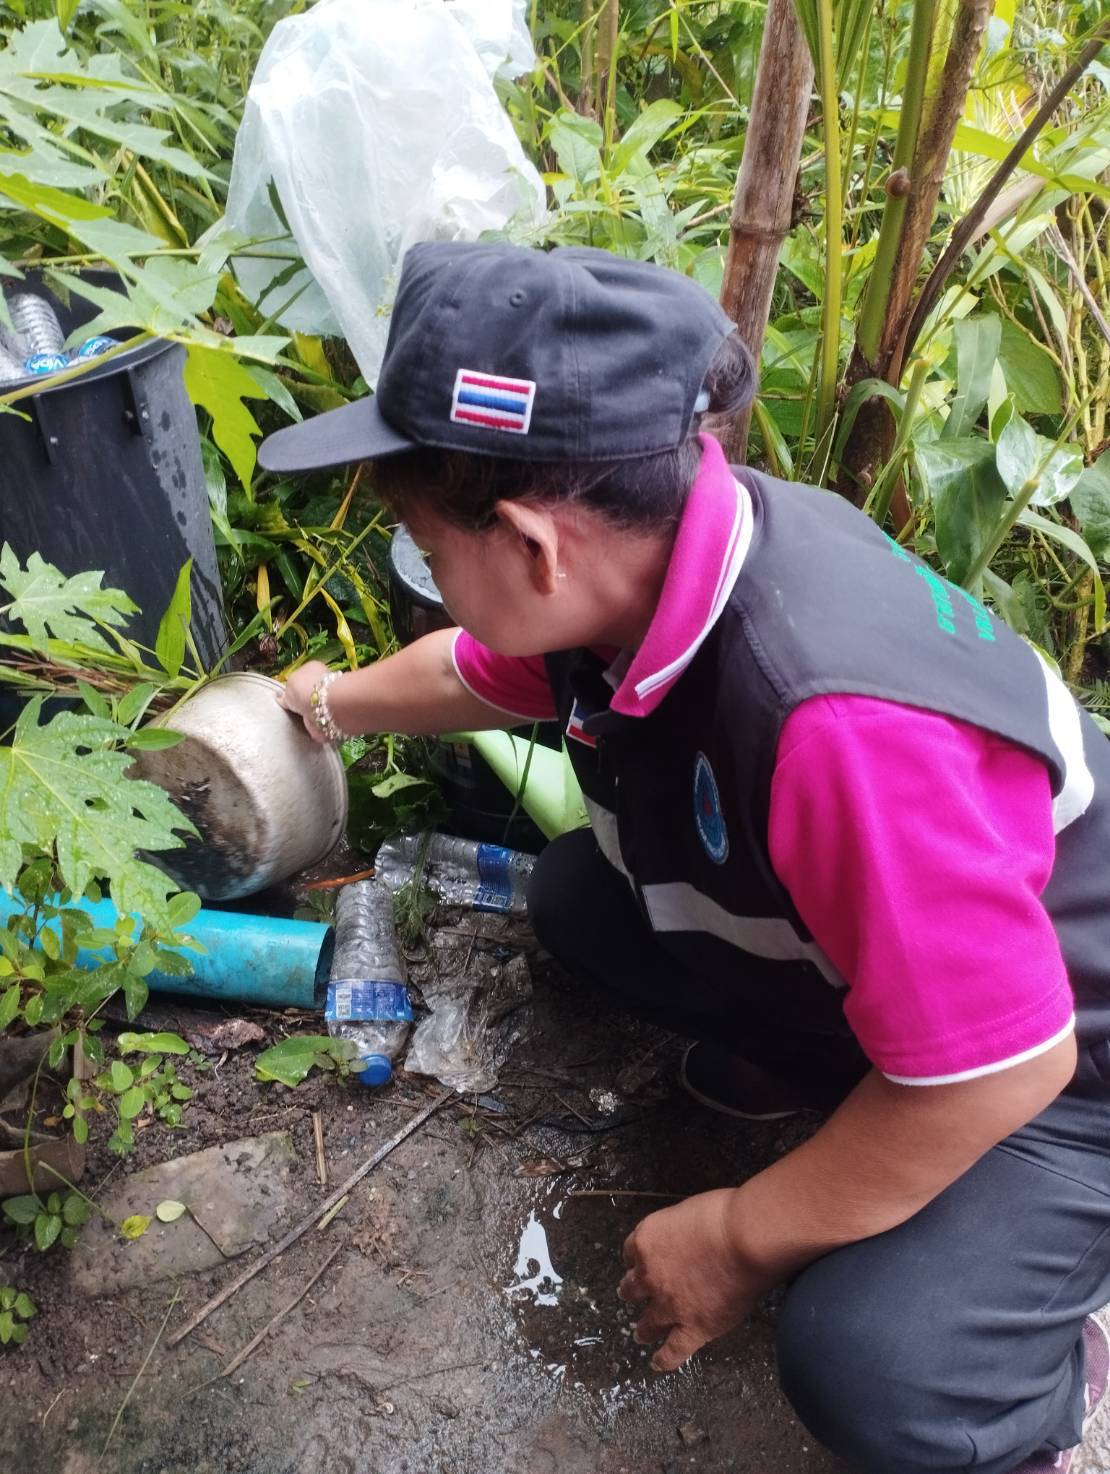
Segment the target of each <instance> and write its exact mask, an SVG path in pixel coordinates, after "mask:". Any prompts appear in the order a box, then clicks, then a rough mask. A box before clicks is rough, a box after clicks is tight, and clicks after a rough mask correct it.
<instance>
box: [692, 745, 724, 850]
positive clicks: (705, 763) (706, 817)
mask: <svg viewBox="0 0 1110 1474" xmlns="http://www.w3.org/2000/svg"><path fill="white" fill-rule="evenodd" d="M694 823H695V824H696V825H697V826H698V835H699V837H700V839H701V842H702V845H703V846H704V848H705V853H706V854H707V855H708V856H709V858H710V859H711V860H712V861H713V863H714V865H723V864H724V863H725V861H726V860H727V859H728V830H727V829H726V828H725V816H724V814H722V813H721V796H720V794H719V793H718V792H717V780H716V778H714V776H713V769H712V768H711V767H710V766H709V759H708V758H707V757H706V755H705V753H704V752H699V753H698V760H697V762H696V763H695V764H694Z"/></svg>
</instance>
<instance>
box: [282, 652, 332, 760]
mask: <svg viewBox="0 0 1110 1474" xmlns="http://www.w3.org/2000/svg"><path fill="white" fill-rule="evenodd" d="M327 673H328V667H327V666H326V665H325V664H324V662H323V661H322V660H309V661H307V662H306V663H305V664H304V665H302V666H298V668H297V669H296V670H295V671H294V672H293V674H292V675H291V676H290V677H289V679H288V680H287V681H286V682H285V689H284V690H283V691H282V692H281V694H280V695H279V696H278V701H279V702H280V704H281V705H282V706H284V707H285V710H286V711H289V712H292V713H293V715H294V716H298V717H300V718H301V720H302V721H303V722H304V726H305V731H306V732H307V733H308V735H309V736H310V737H311V738H312V740H313V742H320V743H323V744H325V745H326V744H327V740H328V739H327V738H326V737H325V736H324V733H323V731H322V730H321V729H320V725H319V723H318V722H317V720H316V712H315V709H314V708H313V705H312V693H313V691H315V689H316V686H317V684H318V683H319V682H320V681H321V680H322V679H323V677H324V676H326V675H327Z"/></svg>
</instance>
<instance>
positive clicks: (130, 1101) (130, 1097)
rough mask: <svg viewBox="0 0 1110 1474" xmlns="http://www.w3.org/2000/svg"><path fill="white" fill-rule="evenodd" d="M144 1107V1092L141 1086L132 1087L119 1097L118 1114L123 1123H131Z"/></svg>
mask: <svg viewBox="0 0 1110 1474" xmlns="http://www.w3.org/2000/svg"><path fill="white" fill-rule="evenodd" d="M145 1105H146V1091H145V1090H143V1088H142V1086H141V1085H132V1087H131V1089H130V1090H126V1091H124V1093H123V1094H122V1095H121V1096H120V1101H119V1113H120V1115H121V1116H122V1118H123V1119H124V1120H125V1121H133V1120H134V1119H135V1117H136V1116H137V1115H139V1114H140V1113H141V1111H142V1109H143V1107H144V1106H145Z"/></svg>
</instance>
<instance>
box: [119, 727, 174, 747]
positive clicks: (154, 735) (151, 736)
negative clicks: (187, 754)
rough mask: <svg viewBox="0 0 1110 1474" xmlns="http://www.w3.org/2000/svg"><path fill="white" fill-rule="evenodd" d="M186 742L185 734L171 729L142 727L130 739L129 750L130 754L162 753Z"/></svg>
mask: <svg viewBox="0 0 1110 1474" xmlns="http://www.w3.org/2000/svg"><path fill="white" fill-rule="evenodd" d="M184 741H185V733H184V732H175V731H174V730H173V729H172V728H171V727H141V728H140V729H139V731H137V732H132V733H131V735H130V737H128V739H127V749H128V751H129V752H161V751H162V750H163V749H164V748H167V747H176V746H177V745H178V743H179V742H184Z"/></svg>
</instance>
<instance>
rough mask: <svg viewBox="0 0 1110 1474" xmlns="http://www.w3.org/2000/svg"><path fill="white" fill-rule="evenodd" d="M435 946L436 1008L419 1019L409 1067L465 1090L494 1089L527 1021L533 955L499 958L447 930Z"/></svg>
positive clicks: (432, 986)
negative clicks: (451, 935) (476, 947)
mask: <svg viewBox="0 0 1110 1474" xmlns="http://www.w3.org/2000/svg"><path fill="white" fill-rule="evenodd" d="M436 954H437V955H436V961H435V968H434V978H433V979H431V980H429V981H428V982H427V983H425V984H424V986H423V988H422V992H423V995H424V1002H425V1004H426V1005H427V1007H428V1008H429V1010H430V1013H429V1015H428V1017H427V1018H424V1019H422V1020H421V1021H420V1023H418V1024H417V1026H416V1030H415V1032H414V1033H413V1036H412V1044H411V1045H410V1046H409V1052H408V1056H407V1058H406V1060H405V1069H406V1070H408V1071H410V1073H412V1074H416V1075H432V1076H434V1077H435V1078H436V1079H437V1080H438V1081H439V1082H440V1084H441V1085H445V1086H446V1087H447V1088H448V1090H457V1091H459V1092H460V1094H471V1093H472V1092H474V1093H479V1094H480V1093H481V1092H482V1091H486V1090H492V1089H493V1088H494V1086H495V1085H496V1084H497V1078H498V1074H499V1072H500V1070H501V1068H502V1067H503V1065H504V1063H505V1061H506V1059H507V1058H508V1056H509V1052H510V1050H511V1049H512V1047H513V1045H514V1044H515V1043H516V1041H517V1040H518V1039H519V1038H520V1037H521V1034H522V1032H523V1031H524V1029H525V1027H526V1022H525V1021H526V1019H527V1017H528V1013H527V1010H526V1009H525V1005H526V1004H527V1003H528V1001H529V999H530V998H531V996H532V979H531V975H530V973H529V971H528V963H527V962H526V960H525V959H524V957H522V956H520V955H519V954H518V955H517V956H515V957H510V958H509V959H508V961H502V960H499V959H498V957H497V956H496V955H491V954H490V952H489V951H487V950H485V949H474V948H472V947H471V944H470V942H469V940H468V939H467V938H465V937H464V938H462V939H461V940H460V939H459V938H457V937H456V938H453V939H452V938H450V937H448V936H446V935H442V934H441V935H440V936H439V937H437V939H436Z"/></svg>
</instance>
